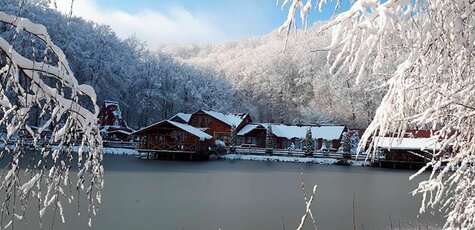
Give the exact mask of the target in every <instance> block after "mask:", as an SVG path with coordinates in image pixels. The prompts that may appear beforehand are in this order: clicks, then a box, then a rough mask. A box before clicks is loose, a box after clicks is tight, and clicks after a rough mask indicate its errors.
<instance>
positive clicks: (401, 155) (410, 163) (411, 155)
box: [376, 137, 441, 168]
mask: <svg viewBox="0 0 475 230" xmlns="http://www.w3.org/2000/svg"><path fill="white" fill-rule="evenodd" d="M376 147H377V150H378V151H379V152H380V154H381V155H382V157H383V158H381V159H380V160H379V163H380V166H381V167H394V168H420V167H422V166H424V165H425V164H426V163H427V162H428V161H430V160H431V159H432V153H437V152H438V151H440V150H441V145H440V144H439V143H438V142H436V141H435V140H433V139H430V138H407V137H403V138H396V137H377V144H376Z"/></svg>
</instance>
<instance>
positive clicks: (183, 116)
mask: <svg viewBox="0 0 475 230" xmlns="http://www.w3.org/2000/svg"><path fill="white" fill-rule="evenodd" d="M175 117H179V118H181V119H183V120H184V121H185V122H187V123H188V122H189V121H190V118H191V114H188V113H177V114H176V115H175V116H173V117H172V118H170V119H169V120H173V119H174V118H175Z"/></svg>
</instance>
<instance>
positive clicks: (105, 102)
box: [104, 100, 119, 107]
mask: <svg viewBox="0 0 475 230" xmlns="http://www.w3.org/2000/svg"><path fill="white" fill-rule="evenodd" d="M110 105H114V106H119V102H117V101H109V100H104V106H105V107H108V106H110Z"/></svg>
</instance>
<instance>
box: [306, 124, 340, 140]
mask: <svg viewBox="0 0 475 230" xmlns="http://www.w3.org/2000/svg"><path fill="white" fill-rule="evenodd" d="M344 130H345V126H342V125H325V126H317V127H312V138H313V139H324V140H338V139H340V137H341V135H342V134H343V131H344Z"/></svg>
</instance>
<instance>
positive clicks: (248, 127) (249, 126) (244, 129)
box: [237, 124, 259, 136]
mask: <svg viewBox="0 0 475 230" xmlns="http://www.w3.org/2000/svg"><path fill="white" fill-rule="evenodd" d="M258 126H259V125H255V124H247V125H246V126H244V127H242V129H241V130H239V132H238V133H237V135H238V136H243V135H246V133H248V132H251V131H252V130H254V129H255V128H257V127H258Z"/></svg>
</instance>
